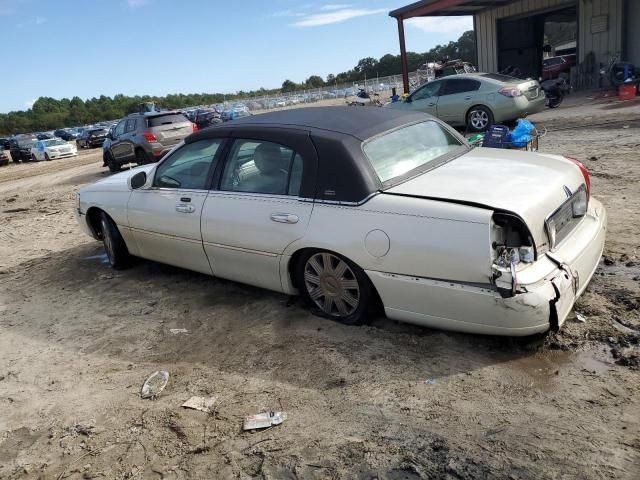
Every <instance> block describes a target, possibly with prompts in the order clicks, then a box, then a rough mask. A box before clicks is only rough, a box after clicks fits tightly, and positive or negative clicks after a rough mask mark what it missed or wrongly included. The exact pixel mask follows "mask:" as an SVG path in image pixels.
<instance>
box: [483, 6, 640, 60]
mask: <svg viewBox="0 0 640 480" xmlns="http://www.w3.org/2000/svg"><path fill="white" fill-rule="evenodd" d="M633 1H638V2H640V0H633ZM571 5H577V6H578V17H579V18H578V55H579V59H578V61H579V62H582V61H583V60H584V58H585V55H587V54H588V53H589V52H591V51H593V52H594V54H595V61H596V63H598V62H606V61H607V59H608V57H609V56H610V55H611V54H613V53H616V52H620V50H621V48H622V33H623V21H622V0H520V1H519V2H514V3H512V4H509V5H506V6H504V7H499V8H493V9H491V10H486V11H483V12H481V13H479V14H477V15H476V18H475V25H476V38H477V42H478V43H477V48H478V69H479V70H480V71H483V72H495V71H496V70H497V69H498V45H497V34H496V25H497V20H498V19H499V18H505V17H512V16H519V15H526V14H528V13H534V12H538V11H544V10H548V9H553V8H555V7H559V8H561V7H564V6H571ZM598 15H608V28H607V31H606V32H603V33H591V21H592V18H593V16H598Z"/></svg>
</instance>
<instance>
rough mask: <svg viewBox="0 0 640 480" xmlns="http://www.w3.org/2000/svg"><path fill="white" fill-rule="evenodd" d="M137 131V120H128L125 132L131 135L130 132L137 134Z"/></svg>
mask: <svg viewBox="0 0 640 480" xmlns="http://www.w3.org/2000/svg"><path fill="white" fill-rule="evenodd" d="M135 131H136V119H135V118H130V119H129V120H127V126H126V128H125V132H126V133H129V132H135Z"/></svg>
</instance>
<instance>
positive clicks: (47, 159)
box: [44, 152, 51, 162]
mask: <svg viewBox="0 0 640 480" xmlns="http://www.w3.org/2000/svg"><path fill="white" fill-rule="evenodd" d="M44 159H45V160H46V161H47V162H50V161H51V159H50V158H49V154H48V153H47V152H45V153H44Z"/></svg>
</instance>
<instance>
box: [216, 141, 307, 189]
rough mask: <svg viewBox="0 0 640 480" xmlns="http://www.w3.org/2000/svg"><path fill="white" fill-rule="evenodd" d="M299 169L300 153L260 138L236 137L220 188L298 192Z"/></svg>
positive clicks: (300, 181) (300, 180) (300, 168)
mask: <svg viewBox="0 0 640 480" xmlns="http://www.w3.org/2000/svg"><path fill="white" fill-rule="evenodd" d="M302 169H303V162H302V157H301V156H300V155H299V154H297V153H296V152H294V151H293V150H292V149H290V148H288V147H285V146H283V145H279V144H277V143H272V142H265V141H261V140H236V141H235V143H234V144H233V148H232V149H231V154H230V155H229V160H228V161H227V164H226V165H225V169H224V173H223V175H222V184H221V186H220V189H221V190H226V191H231V192H249V193H267V194H273V195H293V196H297V195H298V194H299V193H300V185H301V183H302Z"/></svg>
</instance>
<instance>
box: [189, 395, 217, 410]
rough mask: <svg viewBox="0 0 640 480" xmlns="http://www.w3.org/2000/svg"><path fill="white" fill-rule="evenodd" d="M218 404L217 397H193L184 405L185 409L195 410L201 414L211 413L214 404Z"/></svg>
mask: <svg viewBox="0 0 640 480" xmlns="http://www.w3.org/2000/svg"><path fill="white" fill-rule="evenodd" d="M214 403H216V397H207V398H205V397H198V396H195V395H194V396H193V397H191V398H190V399H189V400H187V401H186V402H184V403H183V404H182V406H183V407H184V408H193V409H194V410H200V411H201V412H205V413H210V412H211V408H212V407H213V404H214Z"/></svg>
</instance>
